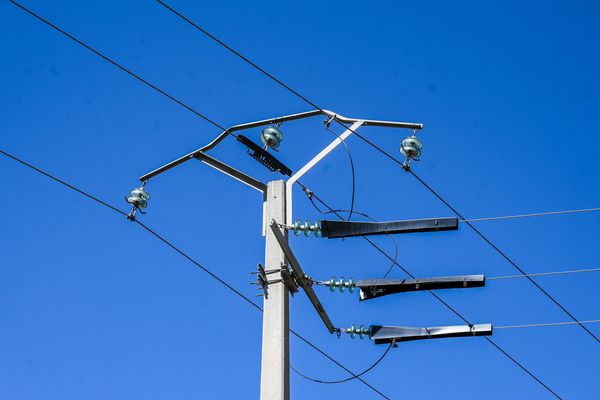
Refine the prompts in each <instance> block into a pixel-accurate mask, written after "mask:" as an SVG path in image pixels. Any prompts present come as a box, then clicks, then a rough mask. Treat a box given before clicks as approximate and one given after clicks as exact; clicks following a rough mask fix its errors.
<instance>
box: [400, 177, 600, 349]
mask: <svg viewBox="0 0 600 400" xmlns="http://www.w3.org/2000/svg"><path fill="white" fill-rule="evenodd" d="M409 172H410V173H411V174H412V175H413V176H414V177H415V178H416V179H417V180H418V181H419V182H421V183H422V184H423V186H425V187H426V188H427V190H429V191H430V192H431V193H433V195H434V196H435V197H437V198H438V199H439V200H440V201H441V202H442V203H444V204H445V205H446V207H448V208H449V209H450V210H452V212H453V213H454V214H456V215H457V216H458V217H459V218H461V219H462V220H464V221H465V223H466V224H467V225H468V226H469V227H470V228H471V229H472V230H473V231H474V232H475V233H476V234H477V235H478V236H479V237H480V238H481V239H483V240H484V241H485V242H486V243H487V244H488V245H490V246H491V247H492V248H493V249H494V250H495V251H496V252H497V253H498V254H500V255H501V256H502V258H504V259H505V260H506V261H508V263H509V264H511V265H512V266H513V267H514V268H515V269H516V270H517V271H519V272H520V273H521V274H522V275H524V276H525V278H526V279H527V280H528V281H529V282H531V283H532V284H533V285H534V286H535V287H537V288H538V289H539V290H540V291H541V292H542V293H543V294H544V295H546V297H548V298H549V299H550V300H552V302H553V303H554V304H556V305H557V306H558V308H560V309H561V310H563V312H564V313H565V314H567V315H568V316H569V317H570V318H571V319H572V320H573V321H575V322H578V320H577V318H575V316H574V315H573V314H571V313H570V312H569V311H568V310H567V309H566V308H565V307H564V306H563V305H562V304H560V303H559V302H558V300H556V299H555V298H554V297H553V296H552V295H551V294H550V293H548V292H547V291H546V290H545V289H544V288H542V287H541V286H540V284H538V283H537V282H536V281H535V280H533V279H532V278H531V277H530V276H527V272H525V271H524V270H523V269H522V268H521V267H519V266H518V265H517V264H516V263H515V262H514V261H513V260H512V259H511V258H510V257H508V256H507V255H506V253H504V252H503V251H502V250H500V249H499V248H498V246H496V245H495V244H494V243H492V241H491V240H490V239H488V238H487V237H486V236H485V235H484V234H483V233H481V231H479V229H477V228H475V226H474V225H473V224H471V223H470V222H467V221H466V218H465V217H463V216H462V215H461V213H459V212H458V211H457V210H456V209H455V208H454V207H452V206H451V205H450V203H448V202H447V201H446V200H445V199H444V198H443V197H442V196H441V195H439V194H438V193H437V192H436V191H435V190H433V188H431V186H429V185H428V184H427V183H425V181H423V180H422V179H421V178H420V177H419V176H418V175H417V174H415V173H414V171H412V170H410V171H409ZM579 326H580V327H581V328H582V329H583V330H584V331H586V332H587V333H588V334H589V335H590V336H591V337H593V338H594V339H595V340H596V341H597V342H599V343H600V339H599V338H598V337H597V336H596V335H594V334H593V333H592V332H591V331H590V330H589V329H588V328H586V327H585V326H584V325H583V324H579Z"/></svg>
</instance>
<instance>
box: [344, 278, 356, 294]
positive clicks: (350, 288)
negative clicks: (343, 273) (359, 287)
mask: <svg viewBox="0 0 600 400" xmlns="http://www.w3.org/2000/svg"><path fill="white" fill-rule="evenodd" d="M346 286H347V287H348V291H349V292H350V293H353V292H354V288H355V287H356V283H355V282H354V278H350V279H348V282H346Z"/></svg>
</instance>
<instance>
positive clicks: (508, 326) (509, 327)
mask: <svg viewBox="0 0 600 400" xmlns="http://www.w3.org/2000/svg"><path fill="white" fill-rule="evenodd" d="M579 322H581V323H582V324H597V323H600V319H588V320H587V321H579ZM563 325H577V322H573V321H566V322H546V323H541V324H525V325H502V326H494V329H516V328H538V327H545V326H563Z"/></svg>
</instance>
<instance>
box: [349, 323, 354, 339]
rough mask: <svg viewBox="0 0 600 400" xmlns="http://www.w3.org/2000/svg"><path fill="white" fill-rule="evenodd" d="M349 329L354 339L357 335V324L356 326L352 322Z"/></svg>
mask: <svg viewBox="0 0 600 400" xmlns="http://www.w3.org/2000/svg"><path fill="white" fill-rule="evenodd" d="M349 331H350V337H351V338H352V339H354V337H355V336H356V326H354V324H352V326H351V327H350V329H349Z"/></svg>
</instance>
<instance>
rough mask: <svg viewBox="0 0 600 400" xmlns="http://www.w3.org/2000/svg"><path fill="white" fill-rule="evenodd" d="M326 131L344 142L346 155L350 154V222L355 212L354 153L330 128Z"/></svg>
mask: <svg viewBox="0 0 600 400" xmlns="http://www.w3.org/2000/svg"><path fill="white" fill-rule="evenodd" d="M325 129H326V130H328V131H329V132H331V133H333V134H334V135H335V136H336V137H337V138H338V139H339V140H340V142H342V144H343V145H344V148H345V149H346V153H348V159H349V160H350V170H351V171H352V197H351V201H350V212H349V213H348V221H350V219H351V218H352V213H353V211H354V197H355V194H356V174H355V171H354V160H353V159H352V153H351V152H350V147H348V144H347V143H346V141H345V140H342V138H341V137H340V135H338V134H337V133H335V132H334V131H333V130H332V129H331V128H329V127H328V126H326V127H325Z"/></svg>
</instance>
